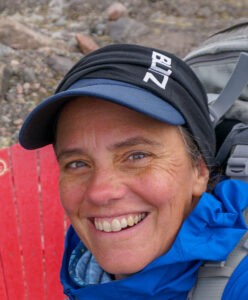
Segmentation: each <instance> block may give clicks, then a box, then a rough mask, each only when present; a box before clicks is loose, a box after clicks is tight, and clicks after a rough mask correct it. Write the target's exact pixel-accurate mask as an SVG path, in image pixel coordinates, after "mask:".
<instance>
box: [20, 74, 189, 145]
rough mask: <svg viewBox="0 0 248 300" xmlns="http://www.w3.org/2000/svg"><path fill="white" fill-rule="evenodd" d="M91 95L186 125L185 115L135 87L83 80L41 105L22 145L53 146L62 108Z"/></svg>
mask: <svg viewBox="0 0 248 300" xmlns="http://www.w3.org/2000/svg"><path fill="white" fill-rule="evenodd" d="M80 96H92V97H97V98H100V99H103V100H108V101H111V102H114V103H117V104H120V105H122V106H125V107H128V108H130V109H133V110H135V111H138V112H140V113H144V114H146V115H148V116H150V117H152V118H155V119H157V120H160V121H162V122H166V123H168V124H171V125H182V124H185V120H184V118H183V116H182V115H181V114H180V112H178V111H177V110H176V109H175V108H174V107H173V106H172V105H170V104H169V103H167V102H165V101H164V100H163V99H161V98H159V97H158V96H156V95H155V94H152V93H151V92H149V91H147V90H145V89H141V88H139V87H137V86H135V85H132V84H128V83H124V82H120V81H115V80H108V79H82V80H79V81H77V82H76V83H75V84H73V85H72V86H71V87H70V88H69V89H67V90H66V91H63V92H60V93H57V94H55V95H53V96H51V97H49V98H47V99H46V100H45V101H43V102H41V103H40V104H39V105H38V106H37V107H36V108H35V109H34V110H33V111H32V112H31V113H30V114H29V116H28V117H27V119H26V120H25V122H24V124H23V126H22V128H21V131H20V134H19V142H20V144H21V145H22V146H23V147H24V148H26V149H36V148H40V147H43V146H46V145H48V144H50V143H53V138H54V137H53V134H54V133H53V128H54V123H55V122H56V117H57V114H58V112H59V110H60V109H61V108H62V106H63V105H64V104H65V103H66V102H68V101H70V100H71V99H73V98H77V97H80Z"/></svg>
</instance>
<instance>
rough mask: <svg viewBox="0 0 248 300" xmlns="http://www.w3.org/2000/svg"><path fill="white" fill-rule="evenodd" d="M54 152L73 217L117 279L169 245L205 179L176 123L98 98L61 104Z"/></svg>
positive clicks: (67, 207) (80, 233) (79, 231)
mask: <svg viewBox="0 0 248 300" xmlns="http://www.w3.org/2000/svg"><path fill="white" fill-rule="evenodd" d="M55 151H56V154H57V157H58V161H59V165H60V193H61V202H62V205H63V207H64V209H65V211H66V213H67V215H68V217H69V219H70V221H71V224H72V225H73V227H74V229H75V230H76V232H77V234H78V236H79V237H80V239H81V240H82V241H83V242H84V244H85V245H86V247H87V248H88V249H89V250H90V251H91V252H92V253H93V255H94V256H95V258H96V260H97V261H98V263H99V264H100V265H101V266H102V268H103V269H105V270H106V271H107V272H109V273H112V274H115V275H116V277H117V278H120V277H121V276H124V275H128V274H131V273H135V272H137V271H139V270H141V269H142V268H144V267H145V266H146V265H147V264H148V263H150V262H151V261H152V260H154V259H155V258H157V257H158V256H160V255H161V254H163V253H165V252H166V251H167V250H168V249H169V248H170V246H171V244H172V243H173V241H174V239H175V236H176V234H177V232H178V230H179V228H180V225H181V224H182V222H183V220H184V219H185V217H186V216H187V215H188V214H189V213H190V212H191V210H192V209H193V207H194V205H195V204H196V202H197V200H198V199H199V197H200V196H201V194H202V193H203V192H204V191H205V189H206V185H207V181H208V171H207V169H206V167H205V164H204V163H203V162H201V163H200V164H199V163H198V164H194V163H192V161H191V159H190V155H189V154H188V152H187V151H186V147H185V143H184V140H183V138H182V136H181V133H180V131H179V129H178V128H177V127H175V126H170V125H167V124H164V123H161V122H159V121H156V120H154V119H152V118H150V117H147V116H145V115H143V114H140V113H137V112H135V111H132V110H129V109H127V108H125V107H122V106H119V105H116V104H113V103H110V102H106V101H102V100H97V99H94V98H87V97H84V98H80V99H77V100H73V101H71V102H70V103H69V104H67V105H66V107H65V108H64V109H63V111H62V113H61V115H60V117H59V121H58V127H57V135H56V146H55Z"/></svg>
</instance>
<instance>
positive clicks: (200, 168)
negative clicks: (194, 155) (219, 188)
mask: <svg viewBox="0 0 248 300" xmlns="http://www.w3.org/2000/svg"><path fill="white" fill-rule="evenodd" d="M194 180H195V183H194V185H193V190H192V197H193V199H196V198H197V199H199V197H200V196H201V195H202V194H203V193H204V192H205V191H206V190H207V185H208V180H209V170H208V168H207V166H206V163H205V161H204V160H203V159H202V158H200V159H199V160H198V161H197V162H196V164H195V179H194Z"/></svg>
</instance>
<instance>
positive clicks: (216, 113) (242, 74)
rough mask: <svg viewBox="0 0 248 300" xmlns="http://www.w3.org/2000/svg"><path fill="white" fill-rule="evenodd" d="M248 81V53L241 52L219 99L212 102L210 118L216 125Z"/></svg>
mask: <svg viewBox="0 0 248 300" xmlns="http://www.w3.org/2000/svg"><path fill="white" fill-rule="evenodd" d="M247 83H248V53H245V52H241V53H240V56H239V60H238V63H237V65H236V67H235V69H234V71H233V73H232V75H231V77H230V79H229V81H228V83H227V84H226V86H225V88H224V89H223V90H222V92H221V93H220V95H219V97H218V98H217V100H216V101H215V102H214V103H213V104H210V106H209V111H210V118H211V120H212V122H213V125H214V126H216V125H217V123H218V121H219V120H220V119H221V117H222V116H224V114H225V113H226V112H227V111H228V109H229V108H230V107H231V106H232V105H233V103H234V102H235V100H236V99H237V98H238V97H239V96H240V94H241V92H242V90H243V89H244V87H245V86H246V85H247Z"/></svg>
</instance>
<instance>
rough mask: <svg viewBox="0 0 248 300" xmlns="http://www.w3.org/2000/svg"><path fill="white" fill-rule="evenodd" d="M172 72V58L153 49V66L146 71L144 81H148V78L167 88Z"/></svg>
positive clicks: (162, 87)
mask: <svg viewBox="0 0 248 300" xmlns="http://www.w3.org/2000/svg"><path fill="white" fill-rule="evenodd" d="M171 73H172V70H171V58H170V57H168V56H165V55H163V54H161V53H159V52H156V51H153V52H152V63H151V66H150V68H149V71H148V72H146V74H145V77H144V78H143V81H145V82H148V80H151V81H152V82H153V83H155V84H156V85H157V86H158V87H160V88H161V89H165V87H166V84H167V82H168V79H169V77H170V75H171Z"/></svg>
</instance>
